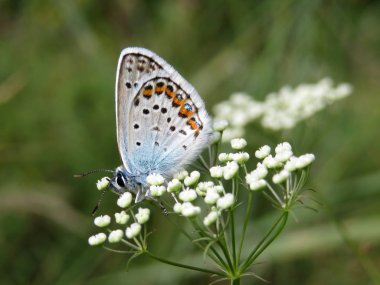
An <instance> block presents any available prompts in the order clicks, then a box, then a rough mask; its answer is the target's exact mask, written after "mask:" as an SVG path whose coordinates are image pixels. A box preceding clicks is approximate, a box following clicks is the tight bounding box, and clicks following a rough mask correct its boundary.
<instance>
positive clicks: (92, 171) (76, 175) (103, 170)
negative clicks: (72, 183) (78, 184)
mask: <svg viewBox="0 0 380 285" xmlns="http://www.w3.org/2000/svg"><path fill="white" fill-rule="evenodd" d="M96 172H111V173H114V171H113V170H110V169H95V170H91V171H88V172H85V173H79V174H74V177H75V178H81V177H85V176H87V175H89V174H92V173H96Z"/></svg>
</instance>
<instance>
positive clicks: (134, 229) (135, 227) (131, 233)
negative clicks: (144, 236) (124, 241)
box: [125, 223, 141, 239]
mask: <svg viewBox="0 0 380 285" xmlns="http://www.w3.org/2000/svg"><path fill="white" fill-rule="evenodd" d="M140 232H141V225H140V224H139V223H133V224H131V225H130V226H129V227H128V228H127V229H126V230H125V235H126V236H127V238H129V239H132V238H134V237H136V236H137V235H138V234H139V233H140Z"/></svg>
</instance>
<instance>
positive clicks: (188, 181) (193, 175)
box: [184, 170, 201, 186]
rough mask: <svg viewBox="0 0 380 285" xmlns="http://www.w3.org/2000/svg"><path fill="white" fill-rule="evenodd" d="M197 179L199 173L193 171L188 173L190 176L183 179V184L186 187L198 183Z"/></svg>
mask: <svg viewBox="0 0 380 285" xmlns="http://www.w3.org/2000/svg"><path fill="white" fill-rule="evenodd" d="M199 177H201V174H200V173H199V171H196V170H195V171H193V172H191V173H190V176H188V177H186V178H185V181H184V184H185V185H186V186H191V185H194V184H196V183H197V182H198V180H199Z"/></svg>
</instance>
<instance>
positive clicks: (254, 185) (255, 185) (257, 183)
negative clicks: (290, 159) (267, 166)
mask: <svg viewBox="0 0 380 285" xmlns="http://www.w3.org/2000/svg"><path fill="white" fill-rule="evenodd" d="M266 185H267V182H266V181H265V180H264V179H259V180H253V181H251V183H249V189H251V190H252V191H257V190H260V189H262V188H264V187H265V186H266Z"/></svg>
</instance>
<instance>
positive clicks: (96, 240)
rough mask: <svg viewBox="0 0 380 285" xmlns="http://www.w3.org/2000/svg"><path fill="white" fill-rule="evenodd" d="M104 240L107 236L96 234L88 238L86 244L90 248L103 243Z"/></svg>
mask: <svg viewBox="0 0 380 285" xmlns="http://www.w3.org/2000/svg"><path fill="white" fill-rule="evenodd" d="M106 239H107V236H106V235H105V234H104V233H98V234H96V235H93V236H90V237H89V238H88V244H89V245H91V246H94V245H99V244H102V243H103V242H105V241H106Z"/></svg>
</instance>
